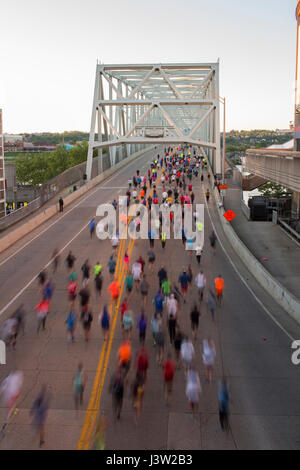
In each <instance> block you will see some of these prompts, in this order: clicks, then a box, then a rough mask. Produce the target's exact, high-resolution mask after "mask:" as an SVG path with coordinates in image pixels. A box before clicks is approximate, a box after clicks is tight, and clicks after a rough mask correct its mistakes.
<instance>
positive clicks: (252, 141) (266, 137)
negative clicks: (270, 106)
mask: <svg viewBox="0 0 300 470" xmlns="http://www.w3.org/2000/svg"><path fill="white" fill-rule="evenodd" d="M292 138H293V134H292V132H291V133H287V134H283V135H281V134H280V133H278V132H276V131H267V130H251V131H234V130H232V131H230V132H228V133H227V134H226V152H227V153H233V152H245V151H246V150H248V149H250V148H266V147H269V146H270V145H273V144H284V143H285V142H288V141H289V140H291V139H292ZM221 142H222V141H221Z"/></svg>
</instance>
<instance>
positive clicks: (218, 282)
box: [215, 274, 225, 305]
mask: <svg viewBox="0 0 300 470" xmlns="http://www.w3.org/2000/svg"><path fill="white" fill-rule="evenodd" d="M215 287H216V294H217V299H218V302H219V305H221V303H222V298H223V290H224V287H225V282H224V279H223V278H222V276H221V274H219V277H216V279H215Z"/></svg>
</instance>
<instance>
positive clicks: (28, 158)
mask: <svg viewBox="0 0 300 470" xmlns="http://www.w3.org/2000/svg"><path fill="white" fill-rule="evenodd" d="M87 151H88V143H87V142H86V141H83V142H82V143H80V144H77V145H75V146H74V147H73V148H71V149H70V150H67V149H66V148H65V146H64V145H58V146H57V148H56V150H54V151H53V152H50V153H38V154H36V153H26V154H23V155H20V156H18V158H16V160H15V163H16V172H17V181H18V183H20V184H34V185H39V184H43V183H46V181H49V180H50V179H51V178H54V176H56V175H59V174H60V173H62V172H63V171H65V170H66V169H67V168H70V167H72V166H75V165H78V164H79V163H82V162H84V161H85V160H86V157H87Z"/></svg>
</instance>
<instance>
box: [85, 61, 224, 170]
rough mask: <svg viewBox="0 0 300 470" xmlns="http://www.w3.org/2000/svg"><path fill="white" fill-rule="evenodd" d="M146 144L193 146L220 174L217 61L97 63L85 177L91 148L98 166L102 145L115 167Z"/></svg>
mask: <svg viewBox="0 0 300 470" xmlns="http://www.w3.org/2000/svg"><path fill="white" fill-rule="evenodd" d="M96 134H97V135H96ZM96 136H97V140H96ZM147 144H163V145H169V144H170V145H178V144H188V145H196V146H198V147H199V148H200V150H201V152H202V153H203V154H205V155H206V157H207V158H208V159H209V161H210V163H211V165H212V168H213V171H214V172H215V173H217V174H219V173H221V171H222V168H221V166H222V162H221V156H220V109H219V62H217V63H203V64H131V65H128V64H126V65H119V64H116V65H111V64H110V65H104V64H97V68H96V79H95V89H94V100H93V108H92V118H91V129H90V138H89V149H88V157H87V169H86V173H87V178H88V179H90V178H91V169H92V158H93V152H94V150H95V149H98V155H99V156H100V171H102V149H103V147H106V148H108V149H109V158H110V165H111V166H113V165H115V163H116V156H117V148H119V149H121V151H120V152H119V155H121V159H122V158H126V157H127V156H128V155H129V154H132V153H134V152H135V151H137V150H140V149H142V148H144V147H145V145H147ZM119 158H120V157H119Z"/></svg>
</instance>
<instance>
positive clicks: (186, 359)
mask: <svg viewBox="0 0 300 470" xmlns="http://www.w3.org/2000/svg"><path fill="white" fill-rule="evenodd" d="M180 353H181V357H182V361H183V363H184V365H185V368H186V370H188V369H189V368H190V367H191V365H192V360H193V357H194V355H195V349H194V346H193V343H192V341H191V340H190V339H188V338H185V339H184V340H183V341H182V343H181V348H180Z"/></svg>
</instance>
